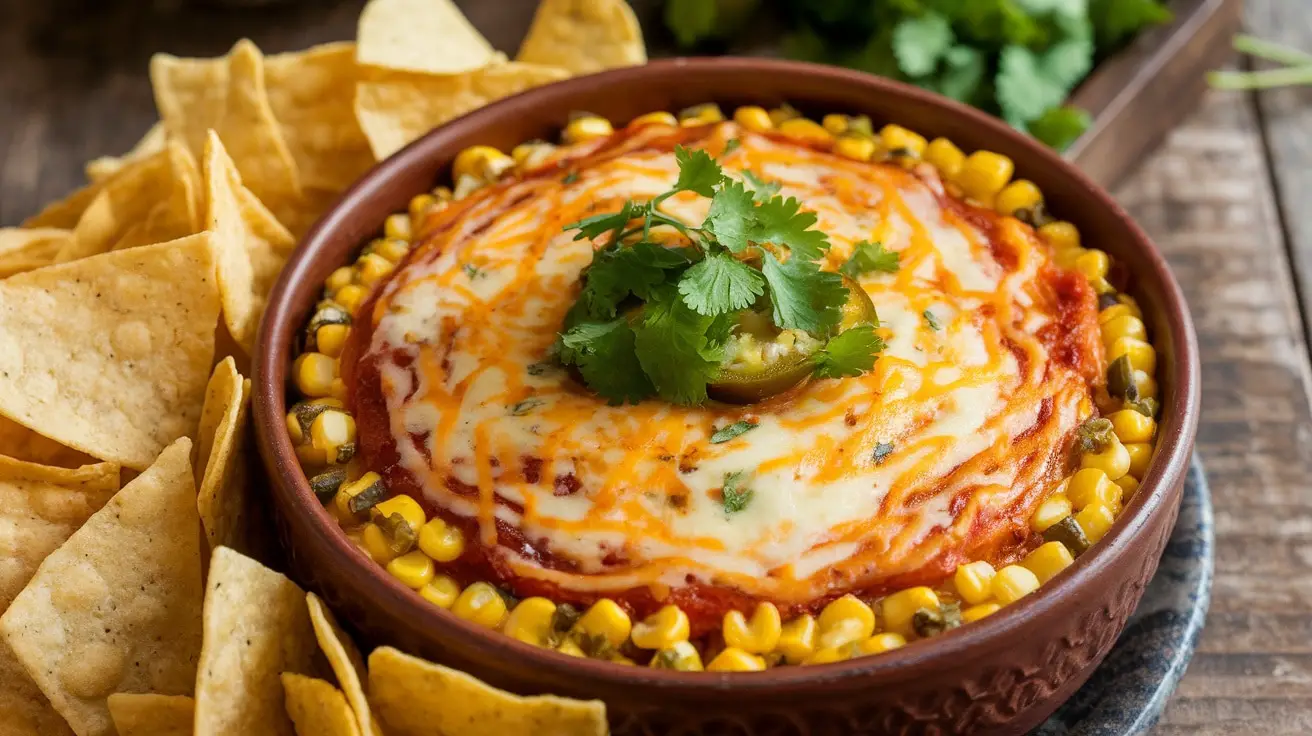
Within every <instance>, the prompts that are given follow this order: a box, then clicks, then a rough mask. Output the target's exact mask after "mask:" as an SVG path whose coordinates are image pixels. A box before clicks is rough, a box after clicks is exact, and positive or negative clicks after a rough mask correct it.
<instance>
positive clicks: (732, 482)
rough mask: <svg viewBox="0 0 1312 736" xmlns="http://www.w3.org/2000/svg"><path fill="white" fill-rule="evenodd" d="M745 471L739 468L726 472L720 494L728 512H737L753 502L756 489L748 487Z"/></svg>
mask: <svg viewBox="0 0 1312 736" xmlns="http://www.w3.org/2000/svg"><path fill="white" fill-rule="evenodd" d="M744 475H746V474H745V473H744V472H743V471H741V470H738V471H734V472H732V473H725V474H724V487H723V488H722V489H721V490H720V494H721V495H722V496H723V498H724V511H725V513H728V514H736V513H738V512H739V511H742V510H743V509H745V508H747V504H749V503H751V501H752V496H753V495H755V493H756V492H755V491H753V490H752V489H750V488H748V487H747V479H746V478H744V477H743V476H744Z"/></svg>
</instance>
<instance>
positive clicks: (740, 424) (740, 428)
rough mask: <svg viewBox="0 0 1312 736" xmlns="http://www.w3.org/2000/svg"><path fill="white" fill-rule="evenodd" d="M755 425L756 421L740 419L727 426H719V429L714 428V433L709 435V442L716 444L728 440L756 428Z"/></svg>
mask: <svg viewBox="0 0 1312 736" xmlns="http://www.w3.org/2000/svg"><path fill="white" fill-rule="evenodd" d="M756 426H757V425H756V422H749V421H747V420H746V419H742V420H739V421H737V422H734V423H733V424H730V425H729V426H727V427H721V428H720V429H717V430H715V434H712V435H711V444H712V445H718V444H721V443H723V442H728V441H729V440H731V439H733V438H735V437H738V436H740V435H743V434H746V433H747V432H750V431H752V430H753V429H756Z"/></svg>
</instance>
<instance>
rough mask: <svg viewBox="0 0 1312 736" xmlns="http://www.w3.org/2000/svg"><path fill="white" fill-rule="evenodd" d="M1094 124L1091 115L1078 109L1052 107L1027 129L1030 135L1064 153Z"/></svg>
mask: <svg viewBox="0 0 1312 736" xmlns="http://www.w3.org/2000/svg"><path fill="white" fill-rule="evenodd" d="M1092 122H1093V120H1092V118H1090V117H1089V113H1088V112H1087V111H1085V110H1081V109H1080V108H1078V107H1071V106H1064V107H1050V108H1048V110H1047V112H1045V113H1043V114H1042V115H1040V116H1039V117H1038V119H1036V120H1031V121H1030V122H1029V124H1028V125H1026V126H1025V127H1026V128H1027V129H1029V132H1030V135H1032V136H1034V137H1035V138H1038V139H1039V140H1041V141H1043V142H1044V143H1046V144H1048V145H1049V146H1051V147H1052V148H1055V149H1057V150H1058V151H1064V150H1066V149H1067V148H1068V147H1069V146H1070V145H1071V144H1072V143H1074V142H1075V140H1076V139H1077V138H1079V137H1080V136H1081V135H1084V131H1086V130H1088V129H1089V125H1090V124H1091V123H1092Z"/></svg>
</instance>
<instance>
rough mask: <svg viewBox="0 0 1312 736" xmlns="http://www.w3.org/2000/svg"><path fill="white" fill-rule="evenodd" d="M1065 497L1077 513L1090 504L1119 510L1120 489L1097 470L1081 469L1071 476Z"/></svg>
mask: <svg viewBox="0 0 1312 736" xmlns="http://www.w3.org/2000/svg"><path fill="white" fill-rule="evenodd" d="M1066 495H1067V496H1069V497H1070V499H1071V506H1072V507H1073V508H1074V509H1076V510H1077V511H1078V510H1079V509H1082V508H1084V507H1085V506H1088V505H1089V504H1092V503H1102V504H1106V505H1107V506H1110V507H1112V508H1119V507H1120V503H1121V487H1120V486H1118V485H1116V484H1115V483H1113V482H1112V481H1111V480H1110V479H1109V478H1108V477H1107V474H1106V473H1104V472H1103V471H1102V470H1099V469H1097V468H1081V469H1080V470H1078V471H1076V472H1075V475H1072V476H1071V483H1070V487H1069V489H1068V490H1067V492H1066Z"/></svg>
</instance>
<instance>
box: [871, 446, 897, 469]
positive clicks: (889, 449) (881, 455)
mask: <svg viewBox="0 0 1312 736" xmlns="http://www.w3.org/2000/svg"><path fill="white" fill-rule="evenodd" d="M892 454H893V443H892V442H876V443H875V451H874V452H873V453H872V455H873V456H874V460H875V465H883V464H884V461H885V460H887V459H888V456H889V455H892Z"/></svg>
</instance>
